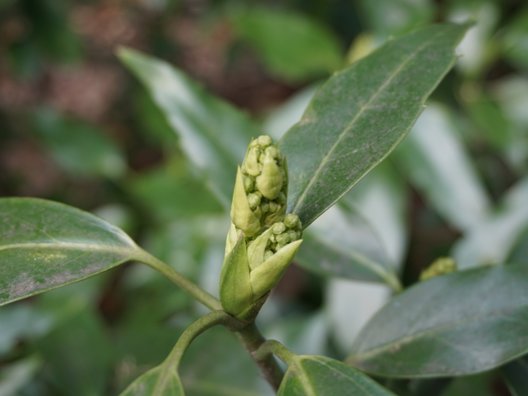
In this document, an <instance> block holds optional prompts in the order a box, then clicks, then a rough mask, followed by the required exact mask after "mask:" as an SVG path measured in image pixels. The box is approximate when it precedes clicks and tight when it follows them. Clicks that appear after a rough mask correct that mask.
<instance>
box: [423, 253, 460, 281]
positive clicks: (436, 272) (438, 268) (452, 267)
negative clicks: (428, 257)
mask: <svg viewBox="0 0 528 396" xmlns="http://www.w3.org/2000/svg"><path fill="white" fill-rule="evenodd" d="M456 270H457V265H456V263H455V260H453V259H452V258H451V257H440V258H438V259H436V260H435V261H433V263H432V264H431V265H430V266H429V267H427V268H426V269H424V270H423V271H422V273H421V274H420V281H425V280H428V279H431V278H434V277H436V276H440V275H445V274H449V273H451V272H455V271H456Z"/></svg>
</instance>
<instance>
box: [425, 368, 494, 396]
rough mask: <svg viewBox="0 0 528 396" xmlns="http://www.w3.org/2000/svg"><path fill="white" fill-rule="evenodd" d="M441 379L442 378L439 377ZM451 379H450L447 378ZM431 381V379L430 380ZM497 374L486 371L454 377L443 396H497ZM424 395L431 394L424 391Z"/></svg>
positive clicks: (428, 395)
mask: <svg viewBox="0 0 528 396" xmlns="http://www.w3.org/2000/svg"><path fill="white" fill-rule="evenodd" d="M437 380H441V379H437ZM445 380H446V381H450V380H449V379H447V378H446V379H445ZM429 381H431V380H429ZM496 388H497V375H496V373H495V372H486V373H482V374H477V375H468V376H464V377H458V378H454V379H452V380H451V381H450V383H449V385H448V386H447V388H446V389H445V391H444V392H443V393H441V395H442V396H468V395H478V396H497V392H496ZM423 396H430V393H424V394H423Z"/></svg>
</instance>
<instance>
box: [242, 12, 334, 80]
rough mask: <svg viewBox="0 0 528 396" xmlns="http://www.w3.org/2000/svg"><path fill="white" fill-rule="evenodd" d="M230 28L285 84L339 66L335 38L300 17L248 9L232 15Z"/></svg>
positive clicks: (314, 21)
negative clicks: (232, 28)
mask: <svg viewBox="0 0 528 396" xmlns="http://www.w3.org/2000/svg"><path fill="white" fill-rule="evenodd" d="M232 20H233V27H234V31H235V33H237V34H238V35H239V36H240V37H241V38H242V39H243V40H245V41H246V42H248V43H249V44H250V45H251V46H252V47H253V48H254V49H255V51H256V52H257V54H258V55H259V56H260V57H261V59H262V60H263V62H264V64H265V65H266V66H267V68H268V69H269V70H270V71H271V72H272V73H273V74H275V75H277V76H279V77H281V78H283V79H286V80H293V81H295V80H303V79H307V78H309V77H312V76H314V75H321V74H327V73H329V72H332V71H334V70H335V69H337V68H338V67H339V65H340V63H341V49H340V45H339V42H338V40H337V37H335V36H334V35H333V34H332V32H331V31H329V30H328V29H326V27H325V26H324V25H320V24H319V23H317V21H316V20H312V19H310V18H308V17H307V16H303V15H302V14H297V13H294V12H292V11H289V12H286V11H285V10H274V9H273V8H269V7H268V8H257V7H253V8H248V9H246V10H244V11H238V12H236V13H234V14H233V15H232Z"/></svg>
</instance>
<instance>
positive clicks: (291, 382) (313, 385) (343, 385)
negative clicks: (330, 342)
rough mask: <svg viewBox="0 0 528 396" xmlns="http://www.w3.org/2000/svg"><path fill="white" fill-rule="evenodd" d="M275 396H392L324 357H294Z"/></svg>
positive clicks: (366, 378) (350, 368)
mask: <svg viewBox="0 0 528 396" xmlns="http://www.w3.org/2000/svg"><path fill="white" fill-rule="evenodd" d="M277 395H278V396H335V395H343V396H344V395H354V396H394V394H393V393H392V392H389V391H388V390H387V389H384V388H383V387H382V386H381V385H379V384H377V383H376V382H375V381H374V380H372V379H370V378H369V377H367V376H366V375H365V374H362V373H361V372H359V371H357V370H355V369H354V368H352V367H350V366H347V365H346V364H344V363H342V362H340V361H337V360H333V359H330V358H327V357H325V356H309V355H305V356H295V357H294V361H293V362H291V363H290V364H289V367H288V370H287V371H286V374H285V376H284V379H283V380H282V383H281V386H280V388H279V391H278V393H277Z"/></svg>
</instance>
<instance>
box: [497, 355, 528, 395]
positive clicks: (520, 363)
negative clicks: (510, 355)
mask: <svg viewBox="0 0 528 396" xmlns="http://www.w3.org/2000/svg"><path fill="white" fill-rule="evenodd" d="M500 372H501V374H502V376H503V378H504V380H505V381H506V384H507V385H508V389H509V390H510V393H511V394H512V396H525V395H528V357H526V356H524V357H522V358H520V359H517V360H514V361H513V362H510V363H508V364H506V365H505V366H503V367H501V368H500Z"/></svg>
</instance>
